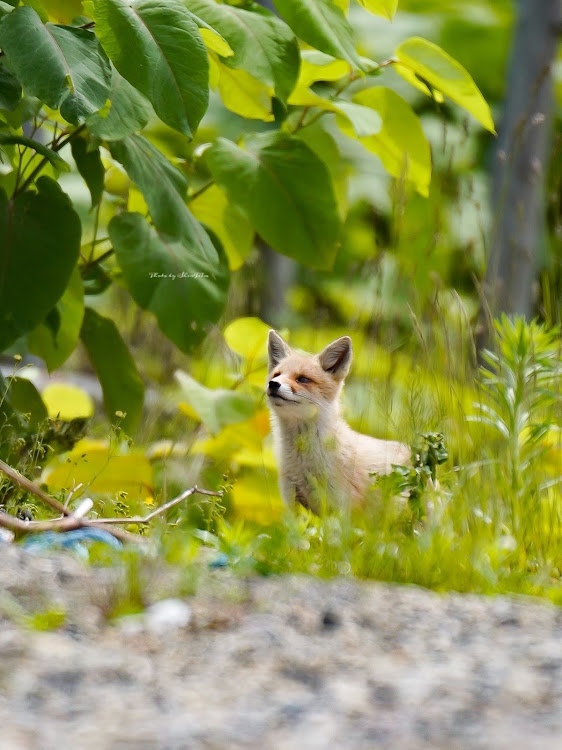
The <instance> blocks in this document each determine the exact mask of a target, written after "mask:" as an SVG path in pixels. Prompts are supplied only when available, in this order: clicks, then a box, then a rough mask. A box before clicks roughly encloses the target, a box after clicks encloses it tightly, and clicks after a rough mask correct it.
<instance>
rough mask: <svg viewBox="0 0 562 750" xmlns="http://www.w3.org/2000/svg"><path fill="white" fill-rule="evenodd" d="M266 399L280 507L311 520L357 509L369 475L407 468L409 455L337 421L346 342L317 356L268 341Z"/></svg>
mask: <svg viewBox="0 0 562 750" xmlns="http://www.w3.org/2000/svg"><path fill="white" fill-rule="evenodd" d="M267 348H268V358H269V365H268V367H269V372H268V375H267V381H266V396H267V401H268V407H269V410H270V414H271V426H272V433H273V441H274V448H275V453H276V458H277V464H278V469H279V485H280V490H281V495H282V497H283V500H284V501H285V502H286V503H287V504H289V505H291V504H294V503H300V504H301V505H303V506H304V507H305V508H308V509H310V510H312V511H313V512H315V513H318V512H320V510H321V509H322V508H324V507H326V506H324V503H327V507H328V508H330V507H334V506H336V507H341V506H342V504H344V503H351V505H352V506H357V505H361V504H362V503H363V501H364V500H365V497H366V494H367V491H368V489H369V487H370V486H371V484H372V482H373V475H374V474H378V475H381V474H389V473H390V472H391V471H392V467H393V466H394V465H401V466H407V465H409V464H410V463H411V449H410V448H409V447H408V446H407V445H406V444H404V443H401V442H398V441H394V440H379V439H377V438H374V437H370V436H368V435H362V434H360V433H359V432H355V431H354V430H352V429H351V427H350V426H349V425H348V424H347V423H346V422H345V420H344V419H343V418H342V416H341V414H340V395H341V391H342V388H343V385H344V381H345V378H346V377H347V375H348V373H349V370H350V367H351V360H352V357H353V349H352V342H351V338H350V337H349V336H342V337H341V338H338V339H336V340H335V341H332V343H330V344H328V346H326V347H325V348H324V349H323V350H322V351H321V352H320V353H319V354H314V355H305V354H300V353H298V352H295V351H294V350H293V349H291V347H290V346H289V345H288V344H287V342H286V341H284V339H283V338H282V337H281V336H280V335H279V334H278V333H277V331H274V330H270V331H269V334H268V347H267Z"/></svg>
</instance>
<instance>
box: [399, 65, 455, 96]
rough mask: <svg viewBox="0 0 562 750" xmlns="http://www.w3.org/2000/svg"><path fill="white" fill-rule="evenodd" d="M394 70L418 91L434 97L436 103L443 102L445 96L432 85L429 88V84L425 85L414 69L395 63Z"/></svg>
mask: <svg viewBox="0 0 562 750" xmlns="http://www.w3.org/2000/svg"><path fill="white" fill-rule="evenodd" d="M394 70H395V71H396V72H397V73H399V74H400V75H401V76H402V78H404V79H405V80H406V81H408V83H409V84H410V85H411V86H413V87H414V88H415V89H418V91H421V92H422V93H423V94H425V95H426V96H429V97H430V98H431V99H435V101H436V102H437V104H443V102H444V101H445V97H444V96H443V94H442V93H441V92H440V91H438V90H437V89H434V88H433V87H431V88H429V86H426V84H425V83H424V82H423V81H421V80H420V79H419V78H418V77H417V75H416V74H415V73H414V71H413V70H411V69H410V68H408V67H406V66H405V65H401V64H400V63H395V64H394Z"/></svg>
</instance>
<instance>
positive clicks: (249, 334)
mask: <svg viewBox="0 0 562 750" xmlns="http://www.w3.org/2000/svg"><path fill="white" fill-rule="evenodd" d="M270 328H271V326H268V325H267V324H266V323H264V322H263V321H262V320H260V319H259V318H238V319H237V320H234V321H232V323H229V324H228V325H227V327H226V328H225V329H224V331H223V336H224V340H225V341H226V343H227V344H228V346H229V347H230V348H231V349H232V351H233V352H236V354H239V355H240V356H241V357H244V359H246V360H248V361H249V362H251V361H252V360H253V359H255V358H256V357H262V356H263V357H265V356H266V354H267V337H268V334H269V330H270Z"/></svg>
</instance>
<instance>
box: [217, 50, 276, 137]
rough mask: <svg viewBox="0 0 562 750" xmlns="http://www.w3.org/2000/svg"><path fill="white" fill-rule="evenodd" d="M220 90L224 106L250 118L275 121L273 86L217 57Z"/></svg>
mask: <svg viewBox="0 0 562 750" xmlns="http://www.w3.org/2000/svg"><path fill="white" fill-rule="evenodd" d="M214 64H215V69H216V71H217V73H218V82H217V85H218V90H219V93H220V95H221V99H222V102H223V104H224V106H225V107H226V108H227V109H229V110H230V111H231V112H235V113H236V114H237V115H240V116H241V117H246V118H247V119H250V120H263V121H264V122H273V120H274V119H275V118H274V116H273V111H272V104H271V97H272V96H273V88H272V87H271V86H268V85H267V84H265V83H262V81H258V79H257V78H254V76H253V75H252V74H251V73H248V72H247V71H246V70H243V69H242V68H238V69H236V68H229V67H228V66H227V65H223V63H221V61H220V60H219V59H218V58H217V59H216V60H214Z"/></svg>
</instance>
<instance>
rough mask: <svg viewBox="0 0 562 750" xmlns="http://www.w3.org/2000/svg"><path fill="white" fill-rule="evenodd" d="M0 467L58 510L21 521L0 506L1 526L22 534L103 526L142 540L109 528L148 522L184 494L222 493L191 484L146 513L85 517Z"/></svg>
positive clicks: (0, 464) (136, 538)
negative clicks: (39, 518) (55, 513)
mask: <svg viewBox="0 0 562 750" xmlns="http://www.w3.org/2000/svg"><path fill="white" fill-rule="evenodd" d="M0 471H2V472H3V473H4V474H5V475H6V476H7V477H8V478H9V479H11V480H12V481H13V482H15V483H16V484H18V485H19V486H20V487H22V488H23V489H25V490H27V492H31V493H32V494H33V495H35V496H36V497H38V498H40V499H41V500H43V502H45V503H46V504H47V505H49V506H50V507H51V508H53V509H54V510H58V511H59V512H60V513H61V517H60V518H52V519H49V520H45V521H23V520H22V519H20V518H16V517H15V516H12V515H10V514H9V513H6V512H5V511H3V510H0V526H1V527H3V528H5V529H10V530H11V531H16V532H19V533H24V534H29V533H38V532H41V531H58V532H65V531H72V530H74V529H82V528H94V529H104V530H105V531H107V532H108V533H109V534H112V536H114V537H115V538H116V539H119V540H120V541H122V542H144V541H145V539H144V537H142V536H140V535H138V534H131V533H130V532H128V531H124V530H123V529H115V528H112V525H114V524H147V523H150V521H152V520H153V519H154V518H156V517H157V516H160V515H162V514H163V513H165V512H166V511H168V510H169V509H170V508H173V507H174V506H175V505H179V503H181V502H183V501H184V500H187V498H188V497H191V495H196V494H197V495H207V496H209V497H222V495H223V493H222V492H214V491H213V490H204V489H201V488H199V487H197V485H195V486H194V487H190V488H189V489H188V490H184V492H182V493H180V494H179V495H178V496H177V497H174V498H173V499H172V500H169V501H168V502H167V503H164V504H163V505H159V506H158V507H157V508H155V509H154V510H152V511H150V513H148V514H147V515H146V516H130V517H124V518H96V519H89V518H83V517H81V516H78V515H75V514H74V513H73V511H72V509H70V508H68V507H67V506H66V504H65V505H63V504H62V503H60V502H59V501H58V500H56V499H55V498H54V497H51V496H50V495H48V494H47V493H46V492H44V491H43V490H42V489H41V488H40V487H39V486H38V485H36V484H35V483H34V482H32V481H31V480H30V479H27V478H26V477H24V476H22V475H21V474H20V473H19V471H16V469H13V468H12V467H11V466H9V465H8V464H6V463H4V461H2V460H0ZM108 527H109V528H108Z"/></svg>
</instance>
